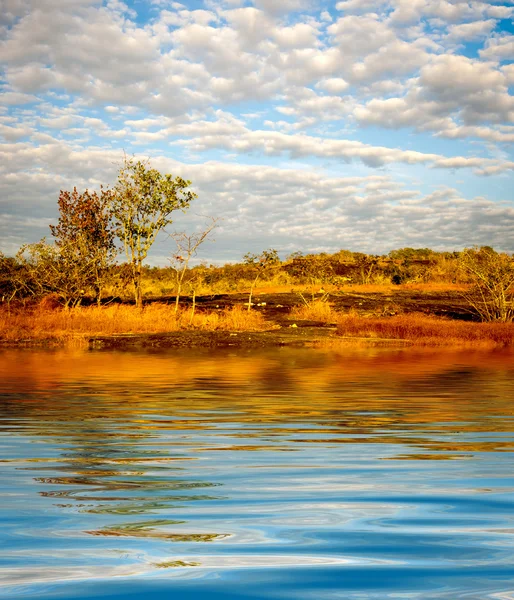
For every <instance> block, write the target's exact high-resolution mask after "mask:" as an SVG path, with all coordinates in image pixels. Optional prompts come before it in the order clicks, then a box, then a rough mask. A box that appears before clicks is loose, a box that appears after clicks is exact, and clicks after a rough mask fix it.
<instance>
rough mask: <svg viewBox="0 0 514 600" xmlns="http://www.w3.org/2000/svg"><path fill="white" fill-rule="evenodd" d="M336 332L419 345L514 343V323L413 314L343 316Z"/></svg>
mask: <svg viewBox="0 0 514 600" xmlns="http://www.w3.org/2000/svg"><path fill="white" fill-rule="evenodd" d="M337 334H338V335H340V336H345V337H346V336H347V337H364V338H382V339H384V338H386V339H397V340H408V341H410V342H411V343H413V344H415V345H418V346H473V347H482V346H484V347H494V346H510V345H513V344H514V323H474V322H470V321H454V320H451V319H446V318H443V317H433V316H429V315H425V314H419V313H411V314H404V315H396V316H392V317H363V316H359V315H358V314H353V313H350V314H346V315H340V316H339V317H338V318H337Z"/></svg>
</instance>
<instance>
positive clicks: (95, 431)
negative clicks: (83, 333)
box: [0, 349, 514, 599]
mask: <svg viewBox="0 0 514 600" xmlns="http://www.w3.org/2000/svg"><path fill="white" fill-rule="evenodd" d="M513 358H514V355H513V354H512V353H509V352H505V351H498V352H494V353H483V352H469V351H467V352H455V353H450V352H445V353H441V352H433V351H420V352H415V351H413V350H412V349H409V350H405V349H403V350H397V351H390V350H389V351H385V350H377V349H373V350H367V351H364V350H359V351H349V350H347V351H345V352H336V351H330V350H326V351H321V350H316V351H314V350H299V349H281V350H278V349H274V350H273V351H259V352H256V351H252V352H227V351H224V352H222V353H218V354H214V355H213V354H212V352H211V351H209V352H208V353H207V352H201V351H195V352H186V353H184V352H183V351H182V352H170V353H164V354H135V353H134V354H130V353H87V352H85V353H84V352H76V353H72V352H64V351H62V352H60V351H59V352H37V351H23V352H22V351H6V352H4V353H3V354H2V355H1V360H0V381H2V390H1V392H2V400H1V407H0V456H1V459H0V461H1V462H0V465H1V471H0V496H1V505H0V514H1V515H2V517H3V519H4V521H5V526H4V527H3V528H2V533H0V538H2V539H1V544H0V547H1V548H2V549H3V550H0V562H1V563H2V568H0V583H3V584H4V586H6V587H4V588H2V589H4V590H6V593H7V594H8V596H9V597H10V596H15V595H27V594H28V595H31V594H34V595H44V594H47V595H48V594H50V595H51V594H53V593H54V592H53V591H52V590H53V588H49V587H47V586H48V582H54V583H55V582H61V584H60V587H59V590H58V591H57V592H55V594H56V596H57V595H58V594H61V596H62V594H64V596H65V597H69V598H74V597H80V594H81V592H80V591H78V590H76V589H72V588H70V587H66V585H67V584H66V583H65V582H66V581H67V580H82V581H86V580H87V581H89V582H90V584H91V582H95V581H96V582H98V586H100V585H102V586H103V587H101V588H98V590H100V589H101V590H102V593H103V594H107V592H106V590H107V589H108V588H109V585H108V584H107V583H106V578H107V581H108V580H109V579H111V578H121V579H123V580H125V579H126V578H132V579H133V581H137V584H134V583H132V584H131V585H134V586H135V587H131V588H130V590H131V593H132V592H133V593H134V594H139V596H138V597H143V595H145V597H146V596H149V597H151V596H152V594H153V593H154V592H155V597H160V596H159V594H161V593H162V589H161V588H160V587H158V588H155V590H156V589H159V590H161V591H159V592H157V591H155V590H154V592H152V591H151V590H149V588H148V587H146V586H147V585H148V583H147V582H148V580H149V579H150V580H151V581H152V582H153V583H152V585H154V584H155V582H156V581H158V580H160V578H162V577H163V574H168V575H169V574H170V573H172V572H173V573H176V574H177V577H174V578H173V581H171V580H170V581H169V582H168V583H167V584H165V583H163V584H162V585H165V586H166V585H167V586H170V587H165V588H164V589H165V590H167V591H166V593H171V592H170V590H173V593H175V592H176V593H178V594H179V597H184V598H187V597H189V596H188V594H192V595H191V597H196V596H195V594H198V597H201V596H202V595H205V594H208V595H211V596H212V597H217V596H216V594H217V593H220V594H221V596H220V597H226V598H228V597H230V598H232V597H233V598H246V597H277V598H278V597H282V598H283V597H290V598H325V597H326V598H335V597H337V598H387V597H393V598H394V597H408V598H418V597H419V598H423V599H426V598H432V597H433V598H436V597H437V598H459V597H467V598H473V597H476V598H486V597H500V596H494V594H499V593H500V594H507V593H510V592H509V589H510V588H509V585H510V584H508V583H506V582H508V581H509V580H510V579H511V578H512V577H513V576H514V572H513V571H512V568H511V566H512V562H513V558H514V544H513V539H514V538H512V533H513V532H514V526H513V523H512V514H514V511H513V509H514V502H513V496H512V491H513V489H514V473H513V468H512V466H511V462H512V457H511V456H510V453H511V452H512V448H513V445H514V434H513V429H514V428H513V424H514V421H513V417H514V405H513V402H512V401H513V399H514V360H513ZM63 545H64V546H65V548H66V549H65V550H61V548H62V546H63ZM491 565H495V567H494V569H493V570H494V573H493V571H491V572H490V574H485V575H484V576H483V577H482V580H481V582H478V583H477V582H476V581H474V579H473V573H474V571H473V569H476V568H478V567H480V568H481V569H489V570H490V566H491ZM300 566H304V567H309V568H308V571H304V572H302V574H300V573H299V572H298V571H297V569H298V567H300ZM236 568H238V569H249V568H251V571H247V570H245V571H244V573H245V575H244V577H243V576H241V578H240V579H241V580H240V585H239V587H238V585H236V584H234V581H233V578H234V576H233V575H231V573H233V570H234V569H236ZM356 568H357V569H362V571H355V569H356ZM270 569H272V571H273V573H275V574H274V575H273V574H272V572H271V571H270ZM319 569H322V571H320V570H319ZM325 569H328V571H325ZM352 569H353V570H352ZM413 569H422V570H423V572H424V573H425V574H424V575H423V577H424V578H425V579H426V580H424V583H423V584H420V583H419V582H417V583H416V584H414V582H413V580H412V578H411V574H412V572H413ZM291 570H293V571H294V572H295V574H294V576H292V575H291V573H292V572H293V571H291ZM307 572H308V573H310V579H309V578H308V577H307V575H305V574H306V573H307ZM191 573H194V574H195V576H194V577H193V578H192V579H191V575H190V574H191ZM359 573H360V575H359ZM370 573H373V577H374V578H376V581H377V582H381V583H380V585H379V586H378V588H376V586H375V585H374V584H372V583H371V581H370ZM188 574H189V575H188ZM214 574H215V578H214V579H213V576H214ZM304 575H305V577H304ZM320 577H321V580H322V582H321V583H320ZM427 577H428V578H427ZM134 578H135V579H134ZM261 578H264V583H263V582H262V580H261ZM399 578H400V579H399ZM200 580H201V581H202V582H203V583H200ZM257 580H259V581H260V582H261V583H260V584H259V587H255V585H256V582H257ZM343 580H344V581H343ZM191 581H193V583H191ZM224 581H231V582H232V584H234V585H232V584H231V587H230V590H228V589H226V588H222V589H221V588H220V589H221V591H220V589H218V587H217V586H218V585H221V583H220V582H224ZM300 581H301V582H302V583H301V585H300V584H299V582H300ZM100 582H103V583H100ZM188 582H189V583H188ZM493 582H494V583H493ZM254 584H255V585H254ZM63 586H64V587H63ZM138 586H139V587H138ZM234 586H235V587H234ZM320 586H321V587H320ZM511 587H514V586H511ZM95 589H96V588H95ZM109 589H110V588H109ZM152 589H154V588H152ZM98 590H96V592H95V593H100V592H99V591H98ZM137 590H139V591H137ZM126 592H127V590H124V592H123V593H124V594H125V595H126ZM111 593H112V594H114V593H117V592H116V591H115V590H114V591H113V590H111V591H110V592H109V594H111ZM0 594H2V591H0ZM400 594H402V595H400ZM473 594H478V595H475V596H473ZM48 597H50V596H48ZM134 597H136V596H134ZM505 597H507V596H505Z"/></svg>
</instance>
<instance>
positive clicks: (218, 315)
mask: <svg viewBox="0 0 514 600" xmlns="http://www.w3.org/2000/svg"><path fill="white" fill-rule="evenodd" d="M271 327H272V325H271V324H270V323H268V322H266V320H265V319H264V317H263V316H262V315H261V314H260V313H258V312H255V311H250V312H248V311H247V310H246V309H244V308H243V307H241V306H234V307H230V308H226V309H223V310H219V311H215V312H214V311H213V312H209V313H206V312H200V311H196V312H195V314H194V315H192V312H191V310H179V311H178V312H177V313H175V311H174V308H173V307H172V306H170V305H166V304H151V305H148V306H146V307H145V308H144V309H143V310H139V309H137V308H135V307H134V306H125V305H113V306H107V307H96V306H91V307H87V308H81V307H79V308H74V309H70V310H62V309H53V310H47V309H44V308H42V307H37V308H34V309H31V310H27V311H18V312H16V313H13V314H10V315H9V314H8V313H7V311H2V312H0V340H2V341H4V342H17V341H25V340H30V341H36V342H37V341H40V342H44V341H48V342H56V343H59V342H60V343H65V342H67V341H71V340H80V339H87V338H88V337H92V336H96V335H119V334H127V333H132V334H146V333H170V332H175V331H187V330H201V331H220V330H225V331H263V330H266V329H270V328H271Z"/></svg>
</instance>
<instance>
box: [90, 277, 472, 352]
mask: <svg viewBox="0 0 514 600" xmlns="http://www.w3.org/2000/svg"><path fill="white" fill-rule="evenodd" d="M319 296H321V294H319ZM253 300H254V305H253V306H252V310H258V311H260V312H261V313H262V314H263V316H264V317H265V318H266V320H267V321H269V322H270V323H272V324H273V325H272V326H273V327H274V328H273V329H272V330H270V331H264V332H229V331H180V332H173V333H165V334H124V335H114V336H97V337H94V338H91V339H90V342H89V343H90V347H91V348H92V349H105V350H113V349H117V350H134V349H152V348H154V349H159V348H172V347H178V348H180V347H206V348H209V347H218V348H219V347H238V348H251V347H264V346H286V345H287V346H305V345H313V344H317V343H320V342H322V341H323V340H327V339H330V338H334V337H335V327H332V326H330V325H326V324H325V323H321V322H316V321H299V320H298V321H296V322H294V321H293V320H292V319H291V317H290V311H291V309H292V308H293V307H294V306H298V305H301V304H302V303H303V301H302V299H301V297H300V296H299V295H298V294H297V293H275V294H267V293H256V294H255V295H254V298H253ZM155 301H156V302H161V303H162V302H169V303H170V304H171V303H173V302H174V298H164V299H163V298H160V299H158V300H155ZM328 301H329V302H330V303H331V304H332V305H333V306H334V308H335V309H336V310H341V311H348V310H349V309H355V310H356V311H357V312H358V313H359V314H363V315H376V316H386V315H394V314H398V313H409V312H424V313H427V314H433V315H438V316H447V317H450V318H454V319H464V320H472V319H473V315H472V314H471V313H470V312H469V310H467V307H466V304H465V302H464V300H463V299H462V297H461V296H460V294H459V293H458V292H453V291H447V292H421V291H416V290H401V289H399V290H398V291H393V292H391V291H388V292H386V293H379V292H369V293H365V292H359V293H352V292H344V293H338V294H333V295H330V296H329V297H328ZM150 302H151V301H150ZM190 302H191V301H190V299H188V298H184V299H183V300H181V303H182V305H187V304H190ZM247 302H248V295H247V294H219V295H214V296H201V297H198V298H197V299H196V306H197V310H199V311H201V310H206V311H214V310H223V309H224V308H227V307H231V306H235V305H242V304H245V303H247ZM367 341H368V342H371V343H379V344H390V343H394V344H405V342H402V341H401V340H383V339H380V340H378V339H377V340H370V339H367Z"/></svg>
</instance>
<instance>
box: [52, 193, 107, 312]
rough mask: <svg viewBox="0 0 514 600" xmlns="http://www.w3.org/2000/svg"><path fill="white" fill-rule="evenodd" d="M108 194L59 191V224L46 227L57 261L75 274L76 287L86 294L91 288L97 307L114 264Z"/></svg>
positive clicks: (71, 273)
mask: <svg viewBox="0 0 514 600" xmlns="http://www.w3.org/2000/svg"><path fill="white" fill-rule="evenodd" d="M111 199H112V192H110V191H108V190H104V189H101V190H100V193H99V194H98V193H97V192H92V193H90V192H89V191H88V190H86V191H85V192H83V193H81V194H79V192H78V191H77V188H73V192H68V191H61V193H60V195H59V200H58V204H59V221H58V223H57V225H50V231H51V232H52V235H53V237H54V238H55V245H56V247H57V248H58V249H59V254H60V262H61V263H63V264H64V265H65V267H66V268H67V269H68V270H69V271H70V273H69V274H70V276H71V275H73V274H75V275H76V276H77V277H78V278H79V280H78V281H77V287H78V288H79V289H82V290H84V291H86V290H87V289H91V288H92V289H94V292H95V296H96V299H97V302H98V304H100V303H101V300H102V290H103V288H104V285H105V278H106V274H107V272H108V268H109V266H110V265H112V263H113V262H114V258H115V256H116V247H115V245H114V231H113V229H112V227H111V214H110V210H109V206H110V203H111Z"/></svg>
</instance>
